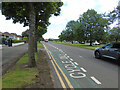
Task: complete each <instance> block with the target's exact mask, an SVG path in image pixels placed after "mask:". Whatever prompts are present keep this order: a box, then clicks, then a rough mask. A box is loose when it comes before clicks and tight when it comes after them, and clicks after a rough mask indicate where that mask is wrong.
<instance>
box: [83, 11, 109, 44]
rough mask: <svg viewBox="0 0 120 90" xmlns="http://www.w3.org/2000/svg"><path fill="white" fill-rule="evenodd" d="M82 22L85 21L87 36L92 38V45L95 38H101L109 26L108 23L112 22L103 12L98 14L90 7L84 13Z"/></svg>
mask: <svg viewBox="0 0 120 90" xmlns="http://www.w3.org/2000/svg"><path fill="white" fill-rule="evenodd" d="M82 22H84V23H85V27H86V28H85V30H86V34H87V38H89V40H90V46H92V42H93V40H98V41H99V40H101V37H102V35H103V34H104V29H105V28H108V25H109V24H110V23H108V20H107V19H106V18H104V17H103V15H102V14H97V12H96V11H95V10H93V9H91V10H89V9H88V10H87V12H85V13H83V15H82Z"/></svg>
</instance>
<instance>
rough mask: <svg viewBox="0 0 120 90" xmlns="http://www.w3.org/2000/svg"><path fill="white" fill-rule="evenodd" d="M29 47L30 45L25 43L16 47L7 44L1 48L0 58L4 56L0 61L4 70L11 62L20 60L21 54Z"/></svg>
mask: <svg viewBox="0 0 120 90" xmlns="http://www.w3.org/2000/svg"><path fill="white" fill-rule="evenodd" d="M27 47H28V45H27V44H24V45H20V46H16V47H7V46H5V47H3V48H2V49H0V53H1V54H0V55H1V56H0V58H2V59H1V61H0V63H1V65H2V66H3V67H2V70H3V71H4V70H6V68H7V67H8V66H9V64H11V63H13V62H14V61H16V60H18V59H19V58H20V57H21V56H23V54H24V53H25V52H26V51H27V50H28V48H27ZM1 65H0V66H1Z"/></svg>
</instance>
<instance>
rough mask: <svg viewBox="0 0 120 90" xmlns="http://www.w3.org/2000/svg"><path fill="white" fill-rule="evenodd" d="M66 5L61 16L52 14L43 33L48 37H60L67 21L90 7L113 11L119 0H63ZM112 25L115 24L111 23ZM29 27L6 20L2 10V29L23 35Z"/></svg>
mask: <svg viewBox="0 0 120 90" xmlns="http://www.w3.org/2000/svg"><path fill="white" fill-rule="evenodd" d="M62 1H63V3H64V5H63V6H62V7H61V14H60V16H57V17H55V16H52V17H51V18H50V19H49V21H50V23H51V25H49V27H48V30H47V33H46V34H44V35H43V37H44V38H45V39H46V38H47V39H48V38H58V35H60V33H61V32H62V30H64V29H65V26H66V24H67V22H69V21H70V20H77V19H78V18H79V16H80V15H81V14H83V13H84V12H86V11H87V10H88V9H95V10H96V11H97V12H98V13H105V12H110V11H112V10H113V9H114V8H115V7H116V6H117V5H118V0H62ZM111 26H112V27H113V26H114V25H111ZM26 29H28V27H23V24H19V23H17V24H13V23H12V20H5V17H4V16H3V15H1V11H0V31H1V32H6V31H7V32H10V33H17V34H18V35H21V33H22V32H23V31H25V30H26Z"/></svg>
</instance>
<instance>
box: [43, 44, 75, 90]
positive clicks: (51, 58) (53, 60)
mask: <svg viewBox="0 0 120 90" xmlns="http://www.w3.org/2000/svg"><path fill="white" fill-rule="evenodd" d="M43 46H44V48H45V50H46V52H47V54H48V56H49V59H50V60H51V63H52V65H53V67H54V69H55V71H56V74H57V76H58V78H59V80H60V83H61V85H62V87H63V88H64V89H65V90H67V88H66V86H65V83H64V82H63V80H62V78H61V76H60V74H59V71H58V70H57V68H56V66H57V67H58V69H59V70H60V72H61V73H62V75H63V77H64V78H65V80H66V82H67V84H68V86H69V88H71V90H74V88H73V86H72V85H71V83H70V81H69V80H68V78H67V77H66V75H65V74H64V72H63V71H62V69H61V68H60V67H59V65H58V64H57V62H56V60H55V59H54V57H53V56H52V55H51V54H50V52H49V51H48V49H47V48H46V46H45V45H44V44H43ZM54 63H55V64H56V66H55V64H54Z"/></svg>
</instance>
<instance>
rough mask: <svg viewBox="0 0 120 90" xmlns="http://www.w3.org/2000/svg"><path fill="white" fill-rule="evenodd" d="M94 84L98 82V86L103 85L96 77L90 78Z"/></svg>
mask: <svg viewBox="0 0 120 90" xmlns="http://www.w3.org/2000/svg"><path fill="white" fill-rule="evenodd" d="M90 78H91V79H92V80H93V81H94V82H96V83H97V84H101V82H100V81H98V80H97V79H96V78H95V77H90Z"/></svg>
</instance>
